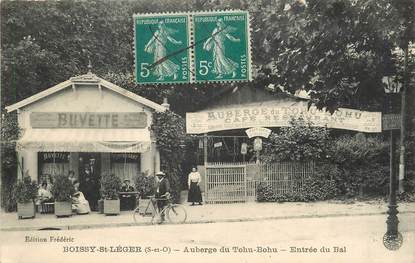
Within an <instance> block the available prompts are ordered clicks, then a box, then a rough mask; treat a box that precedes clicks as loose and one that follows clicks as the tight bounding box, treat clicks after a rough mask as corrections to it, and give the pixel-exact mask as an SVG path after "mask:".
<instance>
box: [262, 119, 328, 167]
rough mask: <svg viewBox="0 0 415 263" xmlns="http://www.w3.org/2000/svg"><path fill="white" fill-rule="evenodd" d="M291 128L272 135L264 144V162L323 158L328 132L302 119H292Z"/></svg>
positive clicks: (284, 128)
mask: <svg viewBox="0 0 415 263" xmlns="http://www.w3.org/2000/svg"><path fill="white" fill-rule="evenodd" d="M290 124H291V126H289V127H282V128H281V129H280V130H279V131H278V132H276V133H272V134H271V135H270V136H269V139H268V141H266V142H265V143H264V153H263V154H262V156H261V159H262V160H263V161H264V162H268V163H270V162H275V161H302V160H318V159H321V158H323V157H325V154H326V150H327V145H328V138H329V132H328V130H327V129H326V128H320V127H312V126H311V123H306V122H305V121H304V119H301V118H300V119H297V120H295V119H293V120H291V121H290Z"/></svg>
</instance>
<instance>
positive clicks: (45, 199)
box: [36, 182, 53, 213]
mask: <svg viewBox="0 0 415 263" xmlns="http://www.w3.org/2000/svg"><path fill="white" fill-rule="evenodd" d="M50 202H53V196H52V193H51V192H50V191H49V190H48V184H47V183H46V182H42V184H41V185H40V187H39V190H38V192H37V200H36V205H38V206H39V212H40V213H43V212H46V211H43V208H42V206H41V205H42V204H43V203H50Z"/></svg>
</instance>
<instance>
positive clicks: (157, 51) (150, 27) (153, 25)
mask: <svg viewBox="0 0 415 263" xmlns="http://www.w3.org/2000/svg"><path fill="white" fill-rule="evenodd" d="M134 42H135V43H134V44H135V76H136V82H137V83H140V84H151V83H157V84H165V83H189V82H190V79H191V76H190V71H189V58H190V49H189V45H190V43H189V16H188V15H187V14H161V15H160V14H151V15H150V14H145V15H134Z"/></svg>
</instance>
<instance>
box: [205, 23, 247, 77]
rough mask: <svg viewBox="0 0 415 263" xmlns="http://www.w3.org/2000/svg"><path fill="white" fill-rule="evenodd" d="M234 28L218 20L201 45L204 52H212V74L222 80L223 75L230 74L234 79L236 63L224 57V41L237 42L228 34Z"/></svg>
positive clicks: (237, 39)
mask: <svg viewBox="0 0 415 263" xmlns="http://www.w3.org/2000/svg"><path fill="white" fill-rule="evenodd" d="M235 30H236V28H234V27H230V26H226V25H225V23H224V22H223V20H222V19H218V21H217V22H216V27H215V29H213V32H212V36H211V37H210V38H208V39H207V40H206V41H205V43H204V44H203V49H204V50H206V51H210V50H212V54H213V70H212V71H213V73H215V74H216V78H218V79H220V78H223V75H229V74H232V78H235V77H236V70H237V68H238V63H236V62H235V61H233V60H232V59H230V58H229V57H227V56H226V49H225V41H226V40H227V39H228V40H230V41H232V42H239V41H240V39H239V38H235V37H233V36H232V35H231V34H230V33H231V32H233V31H235Z"/></svg>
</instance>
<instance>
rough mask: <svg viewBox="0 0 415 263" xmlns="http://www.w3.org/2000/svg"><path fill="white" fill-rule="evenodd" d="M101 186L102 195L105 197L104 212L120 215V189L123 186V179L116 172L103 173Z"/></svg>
mask: <svg viewBox="0 0 415 263" xmlns="http://www.w3.org/2000/svg"><path fill="white" fill-rule="evenodd" d="M101 186H102V197H103V199H104V214H105V215H118V214H119V213H120V199H119V197H118V190H119V189H120V187H121V179H120V178H119V177H117V176H115V175H114V174H110V175H108V174H106V175H103V177H102V180H101Z"/></svg>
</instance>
